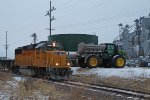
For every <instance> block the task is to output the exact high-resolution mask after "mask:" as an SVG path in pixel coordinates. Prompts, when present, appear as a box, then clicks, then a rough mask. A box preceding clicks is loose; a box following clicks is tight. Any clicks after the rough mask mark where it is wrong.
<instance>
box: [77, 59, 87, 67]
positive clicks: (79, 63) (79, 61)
mask: <svg viewBox="0 0 150 100" xmlns="http://www.w3.org/2000/svg"><path fill="white" fill-rule="evenodd" d="M84 59H85V58H80V59H79V60H78V65H79V66H80V67H81V68H86V67H87V66H86V64H85V63H84Z"/></svg>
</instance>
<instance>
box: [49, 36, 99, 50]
mask: <svg viewBox="0 0 150 100" xmlns="http://www.w3.org/2000/svg"><path fill="white" fill-rule="evenodd" d="M50 39H51V40H52V41H56V42H58V43H60V44H61V45H62V46H63V48H64V50H65V51H77V50H78V44H79V43H81V42H84V43H87V44H88V43H94V44H96V45H97V44H98V36H96V35H89V34H56V35H51V38H50V37H49V40H50Z"/></svg>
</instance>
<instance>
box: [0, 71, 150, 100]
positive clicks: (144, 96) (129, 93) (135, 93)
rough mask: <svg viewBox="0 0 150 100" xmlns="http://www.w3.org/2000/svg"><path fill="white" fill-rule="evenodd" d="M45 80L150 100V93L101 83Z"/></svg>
mask: <svg viewBox="0 0 150 100" xmlns="http://www.w3.org/2000/svg"><path fill="white" fill-rule="evenodd" d="M0 71H3V72H9V71H8V70H7V69H0ZM14 76H16V74H14ZM17 76H23V75H17ZM25 77H27V76H25ZM27 78H29V77H27ZM30 78H31V77H30ZM33 79H39V78H33ZM44 81H45V82H49V83H55V84H58V85H63V86H69V87H75V88H83V89H86V90H90V91H93V92H99V93H101V92H102V91H106V92H111V93H116V94H120V95H123V96H127V97H133V98H140V99H148V100H150V94H148V93H143V92H140V91H134V90H126V89H119V88H114V87H110V86H105V85H99V84H84V83H80V82H71V81H60V82H52V81H50V80H45V79H44Z"/></svg>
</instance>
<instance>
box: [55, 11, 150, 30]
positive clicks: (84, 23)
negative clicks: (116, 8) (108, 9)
mask: <svg viewBox="0 0 150 100" xmlns="http://www.w3.org/2000/svg"><path fill="white" fill-rule="evenodd" d="M147 10H150V8H148V9H143V10H140V11H134V12H130V13H124V14H121V15H115V16H112V17H107V18H100V19H96V20H91V21H85V22H79V23H74V24H69V25H62V26H57V28H64V27H74V26H82V25H88V24H93V23H99V22H102V21H109V20H113V19H118V18H121V17H127V16H131V15H134V14H137V13H139V12H143V11H147Z"/></svg>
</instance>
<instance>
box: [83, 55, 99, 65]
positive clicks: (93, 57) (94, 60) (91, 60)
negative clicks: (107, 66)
mask: <svg viewBox="0 0 150 100" xmlns="http://www.w3.org/2000/svg"><path fill="white" fill-rule="evenodd" d="M86 65H87V66H88V68H96V67H97V66H98V65H99V58H98V57H97V56H96V55H91V56H89V57H88V58H87V60H86Z"/></svg>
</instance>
